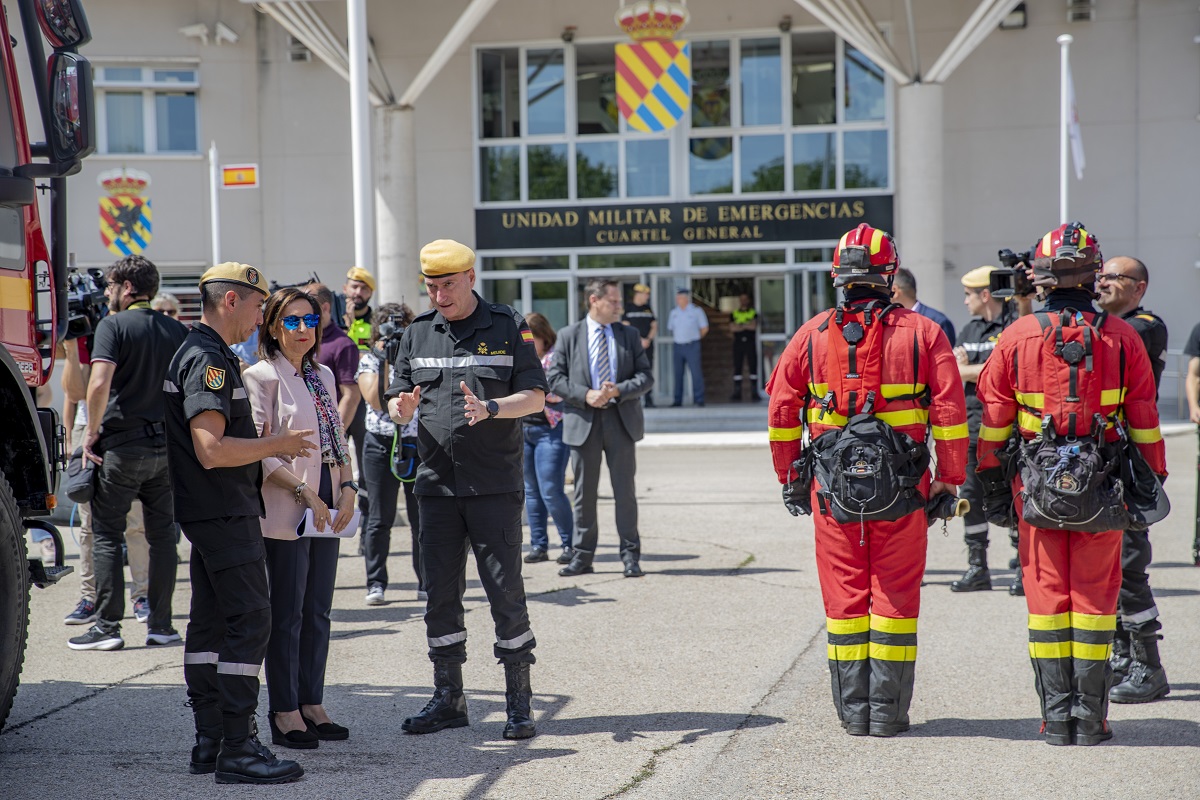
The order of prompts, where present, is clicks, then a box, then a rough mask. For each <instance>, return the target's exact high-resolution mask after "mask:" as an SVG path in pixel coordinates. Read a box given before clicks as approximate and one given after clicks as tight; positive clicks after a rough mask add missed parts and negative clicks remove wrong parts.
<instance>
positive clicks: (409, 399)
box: [387, 239, 546, 739]
mask: <svg viewBox="0 0 1200 800" xmlns="http://www.w3.org/2000/svg"><path fill="white" fill-rule="evenodd" d="M474 267H475V253H474V252H472V251H471V249H470V248H469V247H466V246H465V245H462V244H459V243H458V242H455V241H451V240H449V239H440V240H438V241H435V242H432V243H430V244H428V245H426V246H425V247H424V248H422V249H421V272H422V274H423V275H424V276H425V287H426V289H427V290H428V292H429V297H430V299H431V300H432V301H433V309H432V310H430V311H427V312H425V313H424V314H421V315H420V316H418V317H417V318H416V319H415V320H413V323H412V324H411V325H410V326H409V327H408V329H407V330H406V331H405V333H404V340H403V342H402V343H401V345H400V353H399V355H398V357H397V359H396V366H395V378H394V379H393V381H392V384H391V386H390V387H389V388H388V390H387V397H388V398H389V402H388V411H389V412H390V414H391V416H392V419H393V420H394V421H396V422H397V423H399V424H406V423H407V422H408V421H409V420H411V419H412V417H413V414H414V412H415V411H416V410H417V407H418V405H419V406H420V414H419V415H418V449H419V451H420V455H421V466H420V467H419V468H418V470H417V479H416V488H415V492H416V495H417V499H418V502H419V504H420V511H421V514H420V516H421V533H420V537H421V570H422V574H423V575H424V579H425V584H426V588H427V590H428V592H429V600H428V605H427V607H426V610H425V629H426V636H427V637H428V642H429V658H430V660H431V661H432V662H433V665H434V669H433V682H434V695H433V699H432V700H431V701H430V702H429V704H427V705H426V706H425V709H424V710H423V711H422V712H421V713H419V714H417V715H415V716H412V717H409V718H408V719H406V720H405V721H404V724H403V725H402V727H403V728H404V730H406V731H408V732H409V733H433V732H434V731H439V730H441V729H443V728H448V727H454V728H457V727H462V726H464V725H466V724H468V721H467V704H466V699H465V697H464V696H463V684H462V664H463V662H464V661H466V659H467V645H466V642H467V628H466V625H465V624H464V619H463V604H462V598H463V591H464V590H465V588H466V580H465V577H464V570H465V568H466V560H467V552H466V548H467V547H468V546H469V547H470V548H471V549H472V550H474V551H475V561H476V563H477V565H478V567H479V579H480V582H481V583H482V584H483V588H484V591H486V592H487V596H488V602H489V603H490V604H491V607H492V617H493V619H494V620H495V623H496V644H495V647H494V648H493V653H494V654H495V656H496V658H497V659H499V660H500V662H501V663H503V664H504V672H505V678H506V686H507V690H506V693H505V698H506V700H507V713H508V723H507V725H506V726H505V728H504V737H505V738H506V739H527V738H529V737H531V736H533V735H534V734H535V732H536V731H535V728H534V724H533V720H532V719H531V717H530V702H531V699H532V690H531V689H530V686H529V665H530V664H532V663H533V662H534V657H533V648H534V646H535V644H536V642H535V641H534V638H533V630H532V629H531V628H530V627H529V612H528V609H527V607H526V603H525V587H524V584H523V582H522V580H521V538H522V530H521V512H522V511H523V509H524V507H525V502H524V485H525V481H524V477H523V462H524V438H523V435H522V430H521V417H524V416H526V415H527V414H536V413H538V412H539V411H541V410H542V408H543V406H544V404H545V394H546V373H545V371H544V370H543V369H542V364H541V360H540V359H539V358H538V356H537V350H536V349H535V348H534V345H533V334H532V333H530V331H529V326H528V325H526V324H525V320H524V318H523V317H521V315H520V314H518V313H517V312H516V311H514V310H513V309H512V308H510V307H509V306H505V305H501V304H499V303H488V302H486V301H485V300H484V299H483V298H482V297H480V296H479V295H478V294H476V293H475V292H474V286H475V269H474Z"/></svg>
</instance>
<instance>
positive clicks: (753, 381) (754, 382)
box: [750, 375, 762, 403]
mask: <svg viewBox="0 0 1200 800" xmlns="http://www.w3.org/2000/svg"><path fill="white" fill-rule="evenodd" d="M750 402H751V403H761V402H762V395H761V394H759V393H758V376H757V375H751V376H750Z"/></svg>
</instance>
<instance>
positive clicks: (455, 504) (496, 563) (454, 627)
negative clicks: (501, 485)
mask: <svg viewBox="0 0 1200 800" xmlns="http://www.w3.org/2000/svg"><path fill="white" fill-rule="evenodd" d="M417 499H418V502H420V504H421V569H422V574H424V576H425V586H426V591H428V592H429V601H428V604H427V605H426V606H425V635H426V637H427V638H428V641H429V660H430V661H450V662H454V663H459V664H461V663H463V662H464V661H466V660H467V628H466V624H465V622H464V620H463V602H462V601H463V593H464V592H465V591H466V590H467V575H466V566H467V549H468V548H470V549H471V550H473V551H474V552H475V564H476V566H477V567H478V568H479V580H480V582H481V583H482V584H483V590H484V592H486V593H487V598H488V603H490V604H491V607H492V620H493V621H494V622H495V623H496V644H495V647H494V648H493V650H492V652H493V653H494V654H495V656H496V658H497V659H499V660H500V661H502V662H504V663H506V664H521V663H526V664H532V663H534V657H533V648H534V647H536V646H537V642H536V641H535V640H534V638H533V631H532V630H531V629H530V627H529V610H528V608H527V606H526V604H525V584H524V581H522V580H521V537H522V531H521V510H522V509H523V508H524V507H525V493H524V492H509V493H506V494H487V495H478V496H474V497H445V496H441V495H427V494H423V495H417Z"/></svg>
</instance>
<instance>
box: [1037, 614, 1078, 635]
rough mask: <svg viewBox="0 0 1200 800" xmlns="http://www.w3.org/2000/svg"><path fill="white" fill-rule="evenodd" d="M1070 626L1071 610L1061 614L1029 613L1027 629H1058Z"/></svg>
mask: <svg viewBox="0 0 1200 800" xmlns="http://www.w3.org/2000/svg"><path fill="white" fill-rule="evenodd" d="M1069 627H1071V612H1069V611H1064V612H1063V613H1061V614H1030V615H1029V630H1031V631H1060V630H1062V629H1063V628H1069Z"/></svg>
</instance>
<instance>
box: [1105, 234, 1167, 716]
mask: <svg viewBox="0 0 1200 800" xmlns="http://www.w3.org/2000/svg"><path fill="white" fill-rule="evenodd" d="M1149 284H1150V273H1149V271H1148V270H1147V269H1146V265H1145V264H1143V263H1142V262H1141V261H1138V260H1137V259H1136V258H1130V257H1128V256H1117V257H1116V258H1111V259H1109V260H1108V261H1107V262H1105V264H1104V267H1103V269H1102V270H1101V271H1100V274H1099V275H1097V276H1096V286H1097V289H1098V291H1099V293H1100V300H1099V305H1100V307H1101V308H1103V309H1104V310H1105V311H1107V312H1108V313H1110V314H1112V315H1113V316H1119V317H1120V318H1121V319H1123V320H1125V321H1126V322H1128V323H1129V324H1130V325H1132V326H1133V329H1134V330H1135V331H1137V332H1138V335H1139V336H1141V337H1142V343H1143V344H1145V345H1146V352H1147V354H1148V355H1149V356H1150V367H1151V369H1153V370H1154V386H1155V388H1156V389H1157V388H1158V385H1159V381H1160V380H1161V378H1162V373H1163V368H1164V367H1165V366H1166V361H1165V353H1166V351H1167V326H1166V325H1165V324H1164V323H1163V321H1162V320H1161V319H1159V318H1158V317H1157V316H1155V315H1154V314H1153V313H1151V312H1149V311H1147V310H1145V309H1144V308H1142V306H1141V303H1142V298H1143V297H1144V296H1145V294H1146V288H1147V287H1148V286H1149ZM1150 560H1151V549H1150V532H1149V531H1148V530H1140V531H1125V536H1124V537H1122V540H1121V594H1120V597H1119V598H1118V601H1117V611H1118V612H1119V613H1118V618H1119V622H1120V624H1119V625H1118V626H1117V634H1116V638H1115V639H1114V640H1113V654H1112V659H1111V661H1112V666H1113V672H1114V674H1116V675H1117V680H1118V681H1119V682H1118V683H1117V684H1116V685H1115V686H1113V687H1112V689H1110V690H1109V693H1108V697H1109V699H1110V700H1112V702H1114V703H1149V702H1151V701H1152V700H1157V699H1159V698H1160V697H1165V696H1166V695H1167V694H1168V693H1169V692H1170V691H1171V687H1170V685H1169V684H1168V683H1167V673H1166V670H1164V669H1163V665H1162V661H1161V660H1160V659H1159V654H1158V640H1159V639H1161V638H1162V637H1161V636H1160V635H1159V634H1158V632H1159V631H1160V630H1162V624H1161V623H1160V622H1159V621H1158V606H1157V605H1156V604H1155V602H1154V592H1153V591H1151V589H1150V576H1149V575H1148V574H1146V569H1147V568H1148V567H1149V566H1150Z"/></svg>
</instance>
